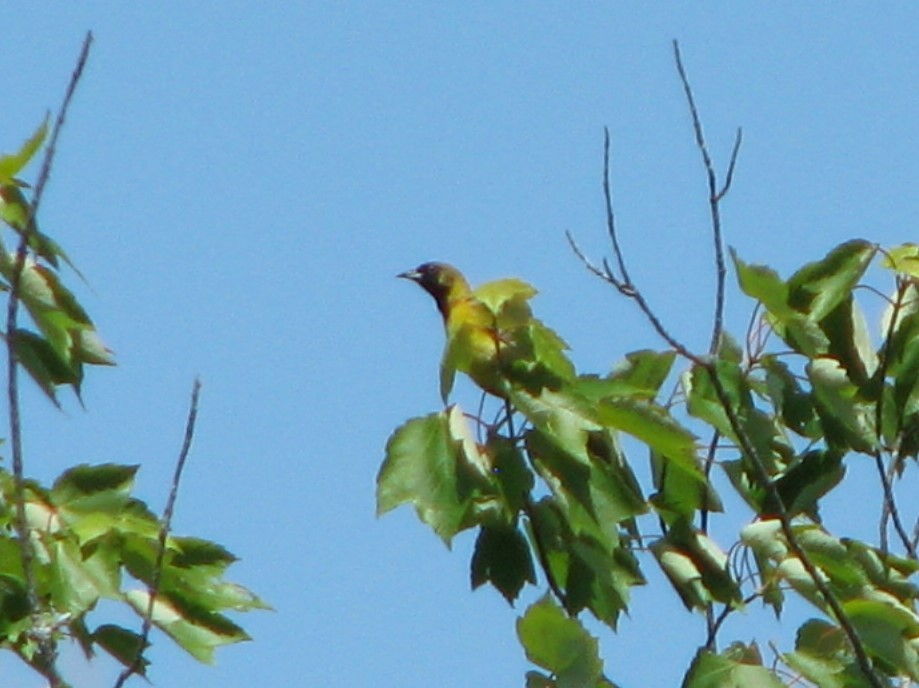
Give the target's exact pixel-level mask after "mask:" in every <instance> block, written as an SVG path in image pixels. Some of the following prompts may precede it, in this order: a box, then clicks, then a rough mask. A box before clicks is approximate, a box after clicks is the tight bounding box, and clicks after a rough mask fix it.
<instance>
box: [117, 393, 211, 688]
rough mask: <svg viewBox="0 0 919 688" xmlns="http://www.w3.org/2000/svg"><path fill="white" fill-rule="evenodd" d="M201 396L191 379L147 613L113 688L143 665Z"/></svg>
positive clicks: (164, 513)
mask: <svg viewBox="0 0 919 688" xmlns="http://www.w3.org/2000/svg"><path fill="white" fill-rule="evenodd" d="M200 393H201V381H200V380H198V379H195V382H194V384H193V385H192V389H191V402H190V403H189V406H188V419H187V420H186V422H185V438H184V439H183V441H182V449H181V450H180V451H179V458H178V460H177V461H176V467H175V472H174V473H173V476H172V485H171V487H170V489H169V497H168V499H167V500H166V508H165V509H163V522H162V524H161V526H160V534H159V540H158V542H157V551H156V562H155V563H154V566H153V580H151V581H150V587H149V594H150V598H149V600H148V602H147V613H146V614H145V615H144V623H143V625H142V626H141V631H140V640H139V642H138V645H137V654H136V655H135V657H134V661H133V662H131V664H130V665H129V666H127V667H125V668H124V669H123V670H122V672H121V673H120V674H119V675H118V680H117V681H116V682H115V688H121V687H122V686H123V685H124V683H125V681H127V680H128V679H129V678H130V677H131V676H132V675H133V674H135V673H137V672H138V671H139V670H140V668H141V666H142V664H143V653H144V649H145V648H146V647H147V641H148V639H149V638H150V631H151V630H152V628H153V608H154V606H155V605H156V598H157V596H158V595H159V588H160V580H161V578H162V574H163V563H164V561H165V558H166V541H167V539H168V538H169V532H170V529H171V528H172V515H173V513H174V511H175V504H176V499H177V498H178V496H179V484H180V483H181V482H182V472H183V471H184V470H185V462H186V460H187V459H188V452H189V451H190V450H191V443H192V439H194V436H195V422H196V421H197V419H198V397H199V395H200Z"/></svg>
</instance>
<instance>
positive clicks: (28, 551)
mask: <svg viewBox="0 0 919 688" xmlns="http://www.w3.org/2000/svg"><path fill="white" fill-rule="evenodd" d="M92 42H93V35H92V33H91V32H88V33H87V34H86V37H85V38H84V39H83V47H82V49H81V50H80V55H79V57H78V58H77V63H76V66H75V67H74V70H73V74H72V75H71V77H70V83H69V84H68V85H67V90H66V92H65V93H64V100H63V102H62V103H61V108H60V110H59V111H58V114H57V118H56V120H55V122H54V129H53V130H52V132H51V137H50V139H49V140H48V145H47V147H46V148H45V156H44V159H43V160H42V166H41V169H40V171H39V174H38V180H37V182H36V183H35V191H34V193H33V195H32V202H31V204H30V205H29V214H28V217H27V218H26V223H25V226H23V227H22V231H21V233H20V238H19V245H18V247H17V249H16V259H15V262H14V264H13V271H12V274H11V275H10V285H9V286H10V295H9V300H8V301H7V309H6V328H5V330H6V347H7V359H6V364H7V368H6V369H7V386H6V390H7V400H8V403H9V411H8V413H9V424H10V453H11V454H12V467H13V489H14V492H15V497H16V506H15V512H16V513H15V528H16V536H17V538H18V539H19V551H20V557H21V558H22V568H23V577H24V583H25V588H26V595H27V597H28V601H29V613H30V614H31V615H32V619H33V622H32V624H31V626H32V628H33V630H34V629H37V628H41V627H42V626H43V624H42V623H40V619H39V618H38V617H40V616H41V609H40V608H41V607H42V606H43V604H44V603H43V601H41V600H39V599H38V592H37V588H36V582H35V572H34V571H33V563H34V559H35V552H34V548H33V545H32V539H31V532H30V530H31V529H30V528H29V523H28V520H27V518H26V511H25V502H26V488H25V467H24V463H23V451H22V413H21V410H20V406H19V378H18V360H17V357H16V351H15V348H14V342H15V341H16V331H17V320H18V314H19V301H20V289H21V282H22V273H23V270H24V269H25V264H26V257H27V256H28V252H29V240H30V239H31V238H32V236H33V235H34V233H35V232H36V231H37V230H36V226H37V223H36V218H37V217H38V209H39V206H40V205H41V200H42V197H43V195H44V192H45V187H46V185H47V183H48V179H49V178H50V176H51V168H52V165H53V163H54V155H55V152H56V149H57V139H58V136H59V135H60V133H61V129H63V127H64V121H65V119H66V116H67V110H68V109H69V107H70V102H71V100H72V98H73V94H74V93H75V92H76V89H77V85H78V84H79V82H80V77H81V76H82V75H83V68H84V67H85V66H86V62H87V60H88V59H89V50H90V47H91V46H92ZM36 636H37V637H36V640H37V642H38V646H39V653H40V655H41V660H42V661H41V665H42V671H43V673H44V675H45V678H47V679H48V682H49V684H50V685H51V686H52V687H55V686H62V685H64V682H63V679H62V678H61V677H60V675H59V674H58V671H57V666H56V657H57V643H56V641H55V640H54V638H53V636H52V634H50V633H44V632H43V633H40V634H38V633H36Z"/></svg>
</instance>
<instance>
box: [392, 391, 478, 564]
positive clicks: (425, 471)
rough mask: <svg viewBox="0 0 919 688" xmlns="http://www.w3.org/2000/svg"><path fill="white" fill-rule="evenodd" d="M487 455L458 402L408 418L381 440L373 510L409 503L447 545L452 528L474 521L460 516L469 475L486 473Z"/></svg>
mask: <svg viewBox="0 0 919 688" xmlns="http://www.w3.org/2000/svg"><path fill="white" fill-rule="evenodd" d="M487 460H488V459H487V457H486V456H485V455H484V454H482V453H481V452H480V451H479V450H478V447H477V445H476V444H475V442H474V440H472V438H471V436H469V435H468V428H467V426H466V423H465V419H464V418H463V413H462V409H460V408H459V407H458V406H452V407H450V408H449V409H447V410H445V411H442V412H440V413H435V414H431V415H429V416H425V417H423V418H414V419H412V420H410V421H408V422H407V423H406V424H405V425H403V426H401V427H400V428H398V429H397V430H396V431H395V432H394V433H393V435H392V437H390V439H389V442H388V443H387V445H386V459H385V460H384V462H383V465H382V467H381V468H380V472H379V474H378V476H377V515H378V516H379V515H382V514H384V513H386V512H387V511H389V510H391V509H394V508H395V507H397V506H399V505H400V504H413V505H414V506H415V510H416V511H417V513H418V517H419V518H420V519H421V520H422V521H423V522H424V523H427V524H428V525H430V526H431V527H432V528H433V529H434V532H435V533H437V535H438V536H440V538H441V539H442V540H443V541H444V543H445V544H447V545H448V546H449V544H450V542H451V540H452V538H453V536H454V535H456V533H458V532H459V531H460V530H462V529H464V528H467V527H470V526H471V525H474V524H471V523H466V522H465V518H466V515H467V513H468V512H469V511H470V510H471V509H472V507H473V497H474V495H473V482H474V480H475V479H476V478H478V479H479V480H482V479H484V477H485V476H486V475H488V474H490V466H488V465H487V464H486V463H485V462H486V461H487ZM476 474H477V475H476Z"/></svg>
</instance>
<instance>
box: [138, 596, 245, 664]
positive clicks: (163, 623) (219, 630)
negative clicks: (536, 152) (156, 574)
mask: <svg viewBox="0 0 919 688" xmlns="http://www.w3.org/2000/svg"><path fill="white" fill-rule="evenodd" d="M125 599H126V600H127V601H128V602H129V603H130V605H131V606H132V607H133V608H134V611H136V612H137V613H138V614H139V615H140V616H142V617H145V616H146V615H147V611H148V608H149V603H150V595H149V593H148V592H147V591H146V590H129V591H128V592H126V593H125ZM151 619H152V621H153V623H154V625H156V627H157V628H159V629H160V630H162V631H163V632H165V633H166V634H167V635H169V636H170V637H171V638H172V639H173V640H174V641H175V642H176V643H177V644H178V645H179V647H181V648H182V649H183V650H185V651H186V652H188V653H189V654H190V655H191V656H192V657H194V658H195V659H197V660H198V661H199V662H204V663H206V664H212V663H213V661H214V650H215V649H217V648H218V647H221V646H223V645H229V644H232V643H238V642H242V641H244V640H249V636H248V635H246V633H245V632H244V631H243V630H242V629H241V628H239V627H238V626H236V624H234V623H232V622H231V621H230V620H229V619H227V618H226V617H223V616H221V615H219V614H206V615H202V614H200V613H197V612H196V611H195V610H194V609H193V608H190V607H187V606H184V605H180V604H177V603H176V601H175V600H168V599H166V598H165V597H163V596H160V597H157V599H156V601H155V603H154V605H153V614H152V616H151Z"/></svg>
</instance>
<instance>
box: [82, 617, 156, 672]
mask: <svg viewBox="0 0 919 688" xmlns="http://www.w3.org/2000/svg"><path fill="white" fill-rule="evenodd" d="M92 640H93V642H94V643H95V644H97V645H98V646H99V647H101V648H102V649H103V650H105V651H106V652H108V653H109V654H110V655H111V656H112V657H114V658H115V659H116V660H118V662H119V663H120V664H121V665H122V666H126V667H127V666H133V665H134V662H135V660H136V658H137V656H138V654H140V653H141V652H143V651H144V650H145V649H146V648H147V647H148V646H149V643H147V644H146V645H144V644H143V643H142V642H141V641H142V638H141V636H140V634H139V633H135V632H134V631H129V630H128V629H127V628H122V627H121V626H116V625H114V624H103V625H101V626H99V628H97V629H96V630H95V631H94V632H93V634H92ZM149 665H150V662H149V660H147V659H146V658H143V657H141V659H140V661H139V662H138V663H137V673H138V674H139V675H141V676H146V675H147V673H146V671H147V667H148V666H149Z"/></svg>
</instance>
